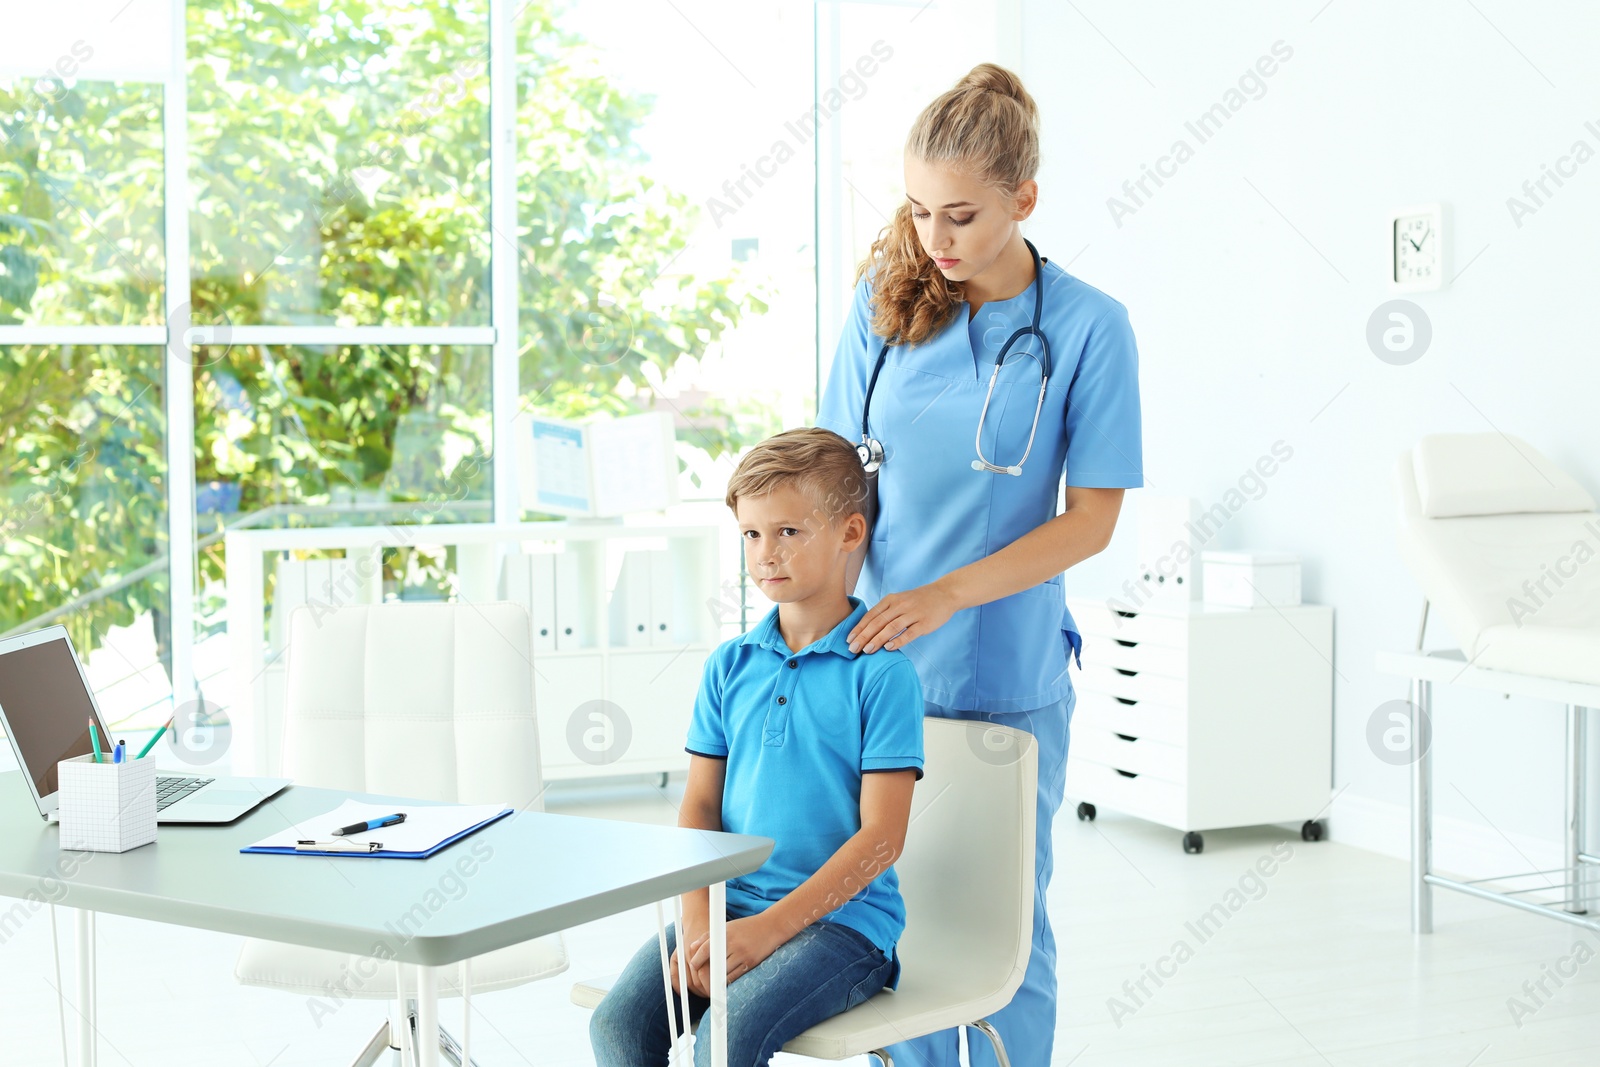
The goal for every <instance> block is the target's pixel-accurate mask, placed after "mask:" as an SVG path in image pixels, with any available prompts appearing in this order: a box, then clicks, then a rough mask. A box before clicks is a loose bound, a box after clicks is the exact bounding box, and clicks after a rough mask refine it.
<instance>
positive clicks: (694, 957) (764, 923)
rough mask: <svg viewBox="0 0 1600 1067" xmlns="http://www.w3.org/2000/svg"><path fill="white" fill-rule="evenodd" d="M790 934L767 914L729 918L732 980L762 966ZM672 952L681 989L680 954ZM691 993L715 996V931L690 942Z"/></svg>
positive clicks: (674, 986)
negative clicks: (712, 985) (713, 978)
mask: <svg viewBox="0 0 1600 1067" xmlns="http://www.w3.org/2000/svg"><path fill="white" fill-rule="evenodd" d="M788 940H789V938H788V936H787V935H786V934H785V933H784V932H783V931H782V930H781V929H780V928H779V927H778V925H777V924H776V923H774V922H773V921H771V919H770V918H768V916H767V915H766V913H764V912H763V913H762V914H760V915H750V916H747V917H746V918H743V919H730V920H729V921H728V981H729V982H735V981H737V980H738V979H740V978H743V977H744V976H745V975H747V974H749V973H750V972H751V971H753V970H755V969H756V968H757V967H758V966H760V965H761V961H762V960H764V959H766V958H767V957H768V956H770V955H772V954H773V953H774V952H776V951H778V949H779V948H780V947H781V946H782V945H783V944H784V943H785V942H786V941H788ZM680 951H682V949H681V948H676V949H674V950H673V952H672V959H671V961H670V963H669V966H670V968H671V971H672V989H673V992H677V991H678V988H679V987H678V953H679V952H680ZM689 992H691V993H694V994H695V995H697V996H702V997H709V996H711V934H710V932H709V931H707V932H706V933H703V934H701V935H700V936H699V937H696V938H695V939H694V940H693V941H691V942H689Z"/></svg>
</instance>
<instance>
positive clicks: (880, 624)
mask: <svg viewBox="0 0 1600 1067" xmlns="http://www.w3.org/2000/svg"><path fill="white" fill-rule="evenodd" d="M960 609H961V605H960V604H959V603H958V602H957V601H956V598H955V596H954V595H953V594H951V593H950V592H949V591H948V590H947V589H946V588H945V587H944V586H942V585H940V584H939V583H938V582H930V583H929V584H927V585H919V586H917V587H916V588H915V589H907V590H906V591H905V592H902V593H889V594H888V595H887V596H885V597H884V598H883V599H881V600H879V601H878V602H877V603H876V604H874V605H872V609H871V610H870V611H868V612H867V613H866V614H865V615H863V616H862V617H861V621H860V622H858V623H856V627H855V629H853V630H851V631H850V638H849V640H850V647H851V649H853V650H854V651H857V652H866V653H871V652H876V651H878V649H880V648H888V649H896V648H905V647H906V646H907V645H909V644H910V643H911V642H913V641H915V640H916V639H917V638H919V637H921V636H923V635H924V634H930V633H932V632H933V631H935V630H937V629H938V628H939V627H941V626H943V625H944V624H945V623H947V622H949V621H950V616H952V615H954V614H955V613H956V612H957V611H959V610H960Z"/></svg>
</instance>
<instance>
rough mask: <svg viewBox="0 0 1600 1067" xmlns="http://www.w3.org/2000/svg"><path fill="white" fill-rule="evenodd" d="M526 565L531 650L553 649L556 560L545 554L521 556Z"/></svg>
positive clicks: (544, 650)
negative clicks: (531, 631) (531, 624)
mask: <svg viewBox="0 0 1600 1067" xmlns="http://www.w3.org/2000/svg"><path fill="white" fill-rule="evenodd" d="M523 558H524V559H526V560H527V561H528V571H529V574H528V595H529V600H530V607H529V610H528V614H529V615H530V616H532V618H533V650H534V651H535V652H554V651H555V648H556V557H555V556H552V555H549V554H547V553H540V554H538V555H534V556H524V557H523Z"/></svg>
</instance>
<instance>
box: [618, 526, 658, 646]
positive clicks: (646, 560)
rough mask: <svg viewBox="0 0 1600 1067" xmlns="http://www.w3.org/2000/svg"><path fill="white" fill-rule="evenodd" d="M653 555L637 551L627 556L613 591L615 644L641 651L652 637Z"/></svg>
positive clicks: (624, 558)
mask: <svg viewBox="0 0 1600 1067" xmlns="http://www.w3.org/2000/svg"><path fill="white" fill-rule="evenodd" d="M652 555H653V553H651V552H645V551H640V550H637V549H636V550H634V551H631V552H627V553H624V554H623V557H622V570H621V572H620V573H619V574H618V575H617V584H616V588H614V589H613V590H612V591H611V643H612V644H613V645H620V646H622V647H624V648H641V647H644V646H647V645H649V644H650V643H651V637H650V624H651V615H650V572H651V566H650V565H651V556H652Z"/></svg>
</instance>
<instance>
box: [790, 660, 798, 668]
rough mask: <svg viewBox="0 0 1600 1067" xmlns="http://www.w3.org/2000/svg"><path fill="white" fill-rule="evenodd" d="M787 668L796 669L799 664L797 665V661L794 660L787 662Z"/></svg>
mask: <svg viewBox="0 0 1600 1067" xmlns="http://www.w3.org/2000/svg"><path fill="white" fill-rule="evenodd" d="M789 666H791V667H798V666H800V664H799V663H798V662H797V661H795V660H790V661H789Z"/></svg>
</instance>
